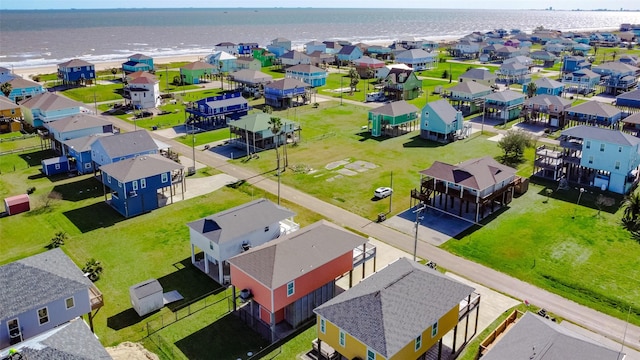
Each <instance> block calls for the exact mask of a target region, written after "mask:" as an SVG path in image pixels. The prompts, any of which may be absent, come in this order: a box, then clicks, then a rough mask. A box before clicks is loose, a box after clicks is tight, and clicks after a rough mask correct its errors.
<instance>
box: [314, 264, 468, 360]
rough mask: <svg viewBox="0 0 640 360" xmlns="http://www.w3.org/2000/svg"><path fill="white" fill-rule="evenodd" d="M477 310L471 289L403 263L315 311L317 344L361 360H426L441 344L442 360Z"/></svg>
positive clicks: (374, 275) (438, 351)
mask: <svg viewBox="0 0 640 360" xmlns="http://www.w3.org/2000/svg"><path fill="white" fill-rule="evenodd" d="M473 296H476V298H474V300H471V299H472V297H473ZM462 301H466V304H467V305H465V308H463V309H462V310H463V311H462V312H461V311H460V303H461V302H462ZM478 304H479V297H478V296H477V294H474V289H473V288H472V287H470V286H467V285H465V284H462V283H460V282H458V281H456V280H454V279H452V278H450V277H448V276H445V275H443V274H441V273H439V272H437V271H436V270H433V269H430V268H428V267H426V266H424V265H422V264H419V263H417V262H414V261H410V260H408V259H406V258H401V259H399V260H397V261H395V262H393V263H391V264H389V265H388V266H387V267H385V268H384V269H382V270H380V271H379V272H377V273H375V274H373V275H371V276H370V277H368V278H367V279H365V280H363V281H362V282H360V283H359V284H358V285H356V286H354V287H353V288H351V289H349V290H347V291H345V292H344V293H342V294H340V295H338V296H336V297H335V298H333V299H332V300H330V301H328V302H326V303H324V304H323V305H320V306H319V307H317V308H316V309H315V310H314V312H315V313H316V318H317V332H318V342H317V344H318V345H319V347H320V351H321V352H322V353H323V354H325V352H326V349H327V348H328V347H331V348H332V349H334V350H335V351H336V352H337V353H339V354H340V355H342V356H343V357H345V358H347V359H356V358H358V359H362V360H382V359H388V360H391V359H403V360H407V359H421V358H422V357H423V356H424V354H425V353H426V352H427V351H428V350H429V349H430V348H432V347H433V346H434V345H436V344H438V346H439V348H438V349H437V355H438V358H440V356H441V349H442V338H443V337H444V335H445V334H447V333H448V332H449V331H450V330H452V329H454V328H455V329H456V330H457V325H458V322H459V320H461V319H462V318H463V317H461V315H462V314H464V316H467V315H468V313H469V312H468V311H466V310H469V309H471V306H473V307H474V308H475V309H478ZM476 315H477V314H476ZM454 338H455V335H454ZM466 341H467V340H466V339H465V342H466ZM327 345H328V346H327ZM322 346H325V348H323V347H322ZM453 351H454V352H455V343H454V350H453Z"/></svg>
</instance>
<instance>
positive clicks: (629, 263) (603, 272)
mask: <svg viewBox="0 0 640 360" xmlns="http://www.w3.org/2000/svg"><path fill="white" fill-rule="evenodd" d="M549 186H550V188H552V189H553V190H555V188H556V187H557V184H555V183H553V184H549ZM578 193H579V192H578V190H576V189H571V190H561V191H558V192H554V194H553V195H552V196H551V198H550V199H549V200H548V201H547V197H546V196H545V187H544V186H543V185H531V186H530V187H529V191H528V192H527V193H526V194H524V195H523V196H522V197H520V198H518V199H517V200H515V201H513V202H512V203H511V204H510V208H509V210H508V211H505V212H504V213H502V214H500V216H499V218H497V219H495V220H494V221H491V222H489V223H487V224H486V225H485V226H484V227H482V228H480V229H476V231H474V232H472V233H470V234H468V235H466V236H464V237H462V238H460V239H452V240H450V241H448V242H447V243H445V244H444V245H442V248H444V249H446V250H448V251H450V252H452V253H454V254H458V255H461V256H463V257H465V258H468V259H470V260H473V261H475V262H478V263H481V264H484V265H487V266H490V267H492V268H494V269H496V270H498V271H501V272H504V273H507V274H509V275H512V276H515V277H517V278H519V279H521V280H523V281H526V282H528V283H531V284H534V285H536V286H539V287H541V288H544V289H547V290H550V291H552V292H555V293H557V294H560V295H562V296H563V297H566V298H568V299H571V300H573V301H576V302H578V303H580V304H583V305H586V306H588V307H591V308H593V309H596V310H598V311H601V312H603V313H606V314H610V315H613V316H615V317H618V318H621V319H626V316H627V312H628V311H629V306H631V318H630V321H631V322H632V323H634V324H636V325H640V306H638V304H637V299H639V298H640V281H639V280H638V279H640V269H639V268H638V266H637V259H638V255H639V254H640V244H639V243H638V242H637V241H635V240H633V239H631V237H630V236H629V234H628V233H627V232H626V231H625V230H623V229H622V227H621V226H620V218H621V213H622V210H621V209H619V210H617V211H616V212H615V213H609V212H605V211H602V212H601V214H600V215H598V209H597V206H596V205H595V199H596V197H597V195H598V193H599V192H595V193H592V192H587V193H584V194H583V196H582V198H581V201H580V206H577V205H576V202H577V198H578ZM616 200H617V201H616V205H619V204H620V201H621V200H622V198H621V197H617V198H616ZM605 210H606V209H605ZM608 210H610V211H614V210H615V209H608Z"/></svg>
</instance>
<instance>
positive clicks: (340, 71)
mask: <svg viewBox="0 0 640 360" xmlns="http://www.w3.org/2000/svg"><path fill="white" fill-rule="evenodd" d="M338 73H339V74H340V106H342V94H343V91H342V70H340V69H338Z"/></svg>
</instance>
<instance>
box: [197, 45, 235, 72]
mask: <svg viewBox="0 0 640 360" xmlns="http://www.w3.org/2000/svg"><path fill="white" fill-rule="evenodd" d="M204 61H205V62H206V63H209V64H211V65H213V66H214V67H215V70H213V71H214V73H216V74H217V73H219V72H226V73H229V72H233V71H235V70H236V57H235V56H233V55H231V54H229V53H227V52H224V51H215V52H213V53H212V54H210V55H207V56H206V57H205V58H204Z"/></svg>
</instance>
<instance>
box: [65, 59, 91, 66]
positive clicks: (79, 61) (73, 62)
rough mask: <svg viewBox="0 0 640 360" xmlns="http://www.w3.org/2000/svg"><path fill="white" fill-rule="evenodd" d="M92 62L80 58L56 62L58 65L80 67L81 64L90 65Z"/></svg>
mask: <svg viewBox="0 0 640 360" xmlns="http://www.w3.org/2000/svg"><path fill="white" fill-rule="evenodd" d="M91 65H93V64H92V63H89V62H86V61H84V60H82V59H71V60H69V61H65V62H63V63H60V64H58V67H81V66H91Z"/></svg>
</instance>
